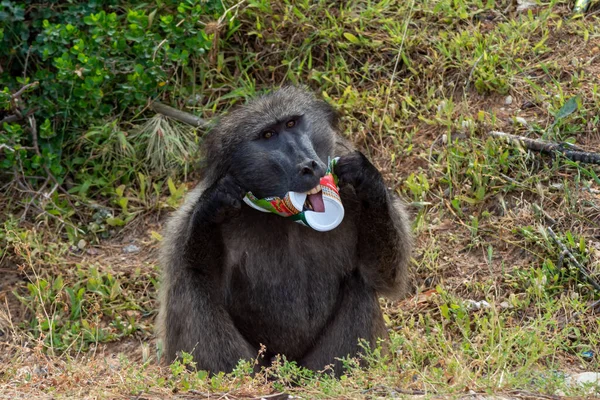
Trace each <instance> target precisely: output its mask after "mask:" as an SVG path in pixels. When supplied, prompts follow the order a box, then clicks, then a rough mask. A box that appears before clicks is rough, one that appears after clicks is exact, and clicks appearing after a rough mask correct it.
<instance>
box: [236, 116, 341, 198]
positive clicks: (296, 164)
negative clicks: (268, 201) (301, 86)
mask: <svg viewBox="0 0 600 400" xmlns="http://www.w3.org/2000/svg"><path fill="white" fill-rule="evenodd" d="M312 122H313V121H312V120H311V119H310V118H309V116H308V115H303V114H289V115H281V116H279V117H278V118H277V119H276V120H274V121H271V123H267V124H265V125H263V126H261V127H258V129H257V128H256V127H253V128H254V129H252V131H253V132H251V134H249V135H247V139H246V140H244V141H243V142H242V143H239V144H238V145H237V146H236V150H235V152H234V156H233V158H232V159H233V160H234V162H233V164H232V166H231V170H230V172H231V174H232V175H234V176H235V178H236V179H237V180H238V181H239V182H240V184H241V185H242V187H244V188H245V189H247V190H249V191H251V192H252V193H253V194H254V195H255V196H257V197H259V198H262V197H268V196H280V197H283V196H284V195H285V193H287V192H289V191H294V192H308V191H310V190H311V189H313V188H314V187H316V186H317V185H318V184H319V180H320V178H321V177H323V176H324V175H325V171H326V168H327V166H326V164H327V157H328V156H333V154H329V152H330V151H331V150H332V146H331V144H330V143H331V142H332V140H331V139H332V137H330V136H332V133H331V130H330V128H329V126H325V127H319V128H317V127H314V126H312V125H313V124H312ZM319 122H323V121H322V120H321V121H319ZM245 128H246V127H244V126H240V127H239V129H240V130H244V129H245ZM324 128H325V129H324ZM246 133H247V134H248V133H250V132H246Z"/></svg>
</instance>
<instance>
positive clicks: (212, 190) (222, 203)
mask: <svg viewBox="0 0 600 400" xmlns="http://www.w3.org/2000/svg"><path fill="white" fill-rule="evenodd" d="M245 194H246V190H244V189H243V188H242V187H241V186H240V185H239V183H237V182H236V180H235V179H234V178H233V177H232V176H231V175H225V176H224V177H222V178H221V179H219V180H218V181H217V182H215V183H214V184H213V185H212V186H211V187H209V188H208V189H206V191H205V192H204V193H203V194H202V196H200V199H199V200H198V204H197V205H196V208H197V209H196V210H195V212H197V213H198V214H197V215H195V217H196V218H199V219H200V220H202V221H205V222H209V223H215V224H220V223H223V222H225V221H227V220H228V219H230V218H233V217H236V216H237V215H239V213H240V211H241V209H242V198H243V197H244V195H245Z"/></svg>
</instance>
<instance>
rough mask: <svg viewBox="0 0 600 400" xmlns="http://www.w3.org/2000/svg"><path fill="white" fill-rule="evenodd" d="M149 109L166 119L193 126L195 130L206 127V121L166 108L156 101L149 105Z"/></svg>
mask: <svg viewBox="0 0 600 400" xmlns="http://www.w3.org/2000/svg"><path fill="white" fill-rule="evenodd" d="M150 108H151V109H152V110H154V111H156V112H157V113H159V114H162V115H166V116H167V117H171V118H173V119H175V120H177V121H180V122H183V123H185V124H188V125H191V126H194V127H196V128H204V127H206V126H208V121H206V120H204V119H202V118H200V117H196V116H195V115H193V114H190V113H188V112H185V111H181V110H178V109H176V108H173V107H170V106H167V105H166V104H162V103H159V102H157V101H155V102H154V103H152V104H151V105H150Z"/></svg>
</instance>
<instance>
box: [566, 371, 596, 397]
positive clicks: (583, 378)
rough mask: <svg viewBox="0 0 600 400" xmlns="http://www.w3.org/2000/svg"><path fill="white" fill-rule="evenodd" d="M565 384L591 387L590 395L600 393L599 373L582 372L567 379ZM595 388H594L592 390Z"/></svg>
mask: <svg viewBox="0 0 600 400" xmlns="http://www.w3.org/2000/svg"><path fill="white" fill-rule="evenodd" d="M567 384H569V385H571V386H573V385H579V386H591V388H590V392H589V393H590V394H591V393H594V392H595V393H600V372H582V373H581V374H576V375H572V376H570V377H568V378H567ZM594 386H595V388H594Z"/></svg>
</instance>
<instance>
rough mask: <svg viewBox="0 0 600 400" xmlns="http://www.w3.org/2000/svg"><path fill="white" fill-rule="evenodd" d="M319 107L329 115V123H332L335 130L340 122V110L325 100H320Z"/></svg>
mask: <svg viewBox="0 0 600 400" xmlns="http://www.w3.org/2000/svg"><path fill="white" fill-rule="evenodd" d="M319 108H320V109H321V111H323V113H324V114H325V116H326V117H327V122H329V125H331V127H332V128H333V129H334V130H337V129H338V125H339V122H340V116H341V114H340V112H339V111H338V110H337V109H336V108H334V107H333V106H332V105H331V104H329V103H328V102H327V101H325V100H320V101H319Z"/></svg>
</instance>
